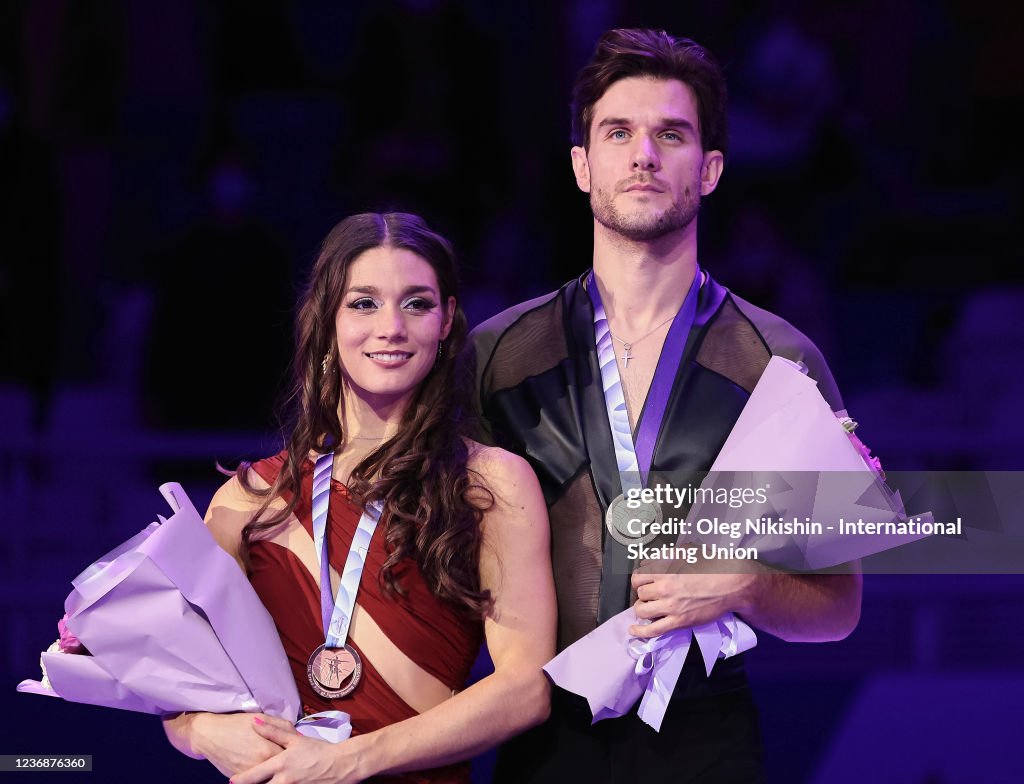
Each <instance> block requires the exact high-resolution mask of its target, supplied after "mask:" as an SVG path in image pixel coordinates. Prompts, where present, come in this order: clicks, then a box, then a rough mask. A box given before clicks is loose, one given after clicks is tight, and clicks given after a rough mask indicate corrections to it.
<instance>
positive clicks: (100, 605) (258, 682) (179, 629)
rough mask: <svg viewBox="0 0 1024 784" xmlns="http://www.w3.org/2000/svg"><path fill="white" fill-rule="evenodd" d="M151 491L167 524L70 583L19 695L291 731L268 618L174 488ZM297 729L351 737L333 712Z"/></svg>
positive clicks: (292, 707)
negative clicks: (244, 716)
mask: <svg viewBox="0 0 1024 784" xmlns="http://www.w3.org/2000/svg"><path fill="white" fill-rule="evenodd" d="M160 492H161V493H162V494H163V496H164V498H165V499H166V500H167V502H168V503H169V504H170V506H171V508H172V510H173V515H172V516H171V517H170V518H168V519H164V518H163V517H159V522H156V523H151V524H150V525H149V526H147V527H146V528H145V529H143V530H142V531H141V532H140V533H138V534H136V535H135V536H133V537H132V538H131V539H129V540H128V541H126V542H124V543H123V544H121V545H120V546H119V547H117V548H115V549H114V550H112V551H110V552H109V553H107V554H106V555H104V556H103V557H102V558H100V559H99V560H97V561H95V562H94V563H92V564H91V565H90V566H89V567H88V568H86V569H85V570H84V571H83V572H82V573H81V574H79V575H78V577H76V578H75V579H74V580H73V581H72V585H73V586H74V589H73V590H72V591H71V593H70V594H69V595H68V597H67V599H66V600H65V602H64V609H65V612H66V614H65V616H64V618H62V619H61V621H60V623H59V628H60V636H61V639H60V640H58V641H57V642H56V643H54V644H53V645H51V646H50V649H49V650H47V651H46V652H44V653H43V654H42V657H41V665H42V668H43V678H42V680H40V681H33V680H25V681H22V682H21V683H20V684H18V691H20V692H27V693H31V694H41V695H47V696H53V697H62V698H63V699H66V700H69V701H71V702H81V703H87V704H90V705H102V706H106V707H111V708H121V709H123V710H134V711H140V712H143V713H153V714H158V715H167V714H173V713H179V712H181V711H208V712H210V713H231V712H235V711H247V712H259V711H262V712H264V713H267V714H269V715H272V716H278V717H281V718H285V719H287V720H288V721H295V720H296V719H297V718H298V716H299V696H298V691H297V689H296V686H295V681H294V679H293V677H292V674H291V670H290V669H289V666H288V660H287V658H286V656H285V653H284V649H283V647H282V645H281V641H280V638H279V637H278V634H277V629H276V628H275V626H274V622H273V620H272V619H271V617H270V614H269V613H268V612H267V610H266V608H264V607H263V605H262V603H261V602H260V600H259V597H258V596H257V595H256V592H255V591H254V590H253V588H252V586H251V585H250V584H249V581H248V580H247V579H246V576H245V575H244V574H243V573H242V571H241V570H240V569H239V568H238V564H237V563H235V561H234V559H233V558H232V557H231V556H230V555H228V554H227V553H226V552H224V551H223V550H222V549H221V548H220V547H219V546H218V545H217V543H216V542H215V541H214V539H213V536H212V535H211V534H210V532H209V531H208V530H207V528H206V526H205V524H204V523H203V519H202V517H201V516H200V515H199V513H198V512H197V511H196V508H195V507H194V506H193V505H192V502H191V501H190V500H189V499H188V497H187V496H186V495H185V493H184V491H183V490H182V488H181V486H180V485H178V484H175V483H170V484H165V485H162V486H161V487H160ZM297 729H298V730H299V732H302V733H303V734H305V735H309V736H311V737H319V738H321V739H324V740H332V741H335V742H336V741H339V740H343V739H344V738H346V737H348V735H349V732H350V731H351V727H350V725H349V724H348V717H347V716H346V715H345V714H343V713H338V712H332V713H331V714H329V715H328V714H317V715H316V716H314V717H307V718H306V719H303V720H302V721H301V722H299V723H298V725H297Z"/></svg>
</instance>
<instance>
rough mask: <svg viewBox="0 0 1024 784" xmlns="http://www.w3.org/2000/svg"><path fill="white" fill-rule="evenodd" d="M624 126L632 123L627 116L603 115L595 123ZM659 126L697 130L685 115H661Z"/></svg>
mask: <svg viewBox="0 0 1024 784" xmlns="http://www.w3.org/2000/svg"><path fill="white" fill-rule="evenodd" d="M619 125H622V126H626V127H629V126H631V125H633V121H632V120H631V119H629V118H628V117H605V118H604V119H603V120H601V122H599V123H598V124H597V127H598V128H609V127H613V126H619ZM658 127H659V128H679V129H681V130H687V131H692V132H694V133H696V132H697V129H696V128H694V127H693V123H692V122H690V121H689V120H687V119H686V118H685V117H662V118H661V119H660V120H658Z"/></svg>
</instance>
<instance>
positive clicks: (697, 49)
mask: <svg viewBox="0 0 1024 784" xmlns="http://www.w3.org/2000/svg"><path fill="white" fill-rule="evenodd" d="M631 76H641V77H643V76H646V77H652V78H654V79H678V80H679V81H681V82H683V83H684V84H686V85H688V86H689V87H690V89H691V90H693V94H694V97H695V98H696V99H697V119H698V121H699V122H700V129H699V130H700V141H701V149H703V150H720V151H721V152H722V153H723V154H725V152H726V147H727V145H728V139H727V135H728V134H727V128H726V115H725V111H726V108H725V107H726V89H725V76H724V75H723V74H722V69H721V68H720V67H719V65H718V62H717V61H716V60H715V58H714V57H712V56H711V53H710V52H708V50H707V49H705V48H704V47H703V46H701V45H700V44H698V43H696V42H695V41H691V40H690V39H689V38H675V37H673V36H671V35H669V34H668V33H666V32H665V31H664V30H638V29H632V30H629V29H619V30H609V31H608V32H606V33H605V34H604V35H602V36H601V40H600V41H598V42H597V48H596V49H594V56H593V57H591V58H590V62H589V63H587V64H586V65H585V66H584V67H583V70H581V71H580V72H579V74H578V75H577V77H576V83H575V84H574V85H573V88H572V143H573V144H574V145H577V146H581V147H586V148H588V149H589V147H590V125H591V123H592V122H593V120H594V104H596V103H597V102H598V101H599V100H600V99H601V96H602V95H604V94H605V92H606V91H607V90H608V88H609V87H611V86H612V85H613V84H614V83H615V82H617V81H619V80H620V79H627V78H629V77H631Z"/></svg>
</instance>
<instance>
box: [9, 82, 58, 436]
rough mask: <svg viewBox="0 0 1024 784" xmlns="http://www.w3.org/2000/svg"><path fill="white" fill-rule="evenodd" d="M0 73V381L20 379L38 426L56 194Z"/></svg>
mask: <svg viewBox="0 0 1024 784" xmlns="http://www.w3.org/2000/svg"><path fill="white" fill-rule="evenodd" d="M23 119H24V113H23V112H21V111H19V110H18V106H17V100H16V95H15V91H14V89H13V85H12V83H11V80H10V79H9V78H8V77H6V76H5V75H4V74H3V73H2V72H0V172H2V173H3V174H2V176H0V236H2V237H3V238H4V244H5V248H4V252H3V253H0V357H3V362H0V380H2V381H13V382H18V383H22V384H25V385H26V386H27V387H28V388H29V389H30V391H31V392H32V395H33V398H34V401H35V407H34V408H35V410H34V412H33V416H32V418H33V420H34V424H35V426H36V427H39V426H41V425H42V424H43V421H44V420H45V418H46V413H47V410H48V406H49V402H50V399H51V397H52V393H53V386H54V380H55V377H56V374H57V367H58V357H59V355H60V334H61V330H62V327H63V324H64V316H65V311H64V308H62V307H60V305H59V303H60V301H61V294H62V290H63V282H62V278H63V274H62V265H61V231H60V230H61V209H60V192H59V186H58V182H57V175H56V170H55V161H54V155H53V151H52V149H51V148H50V146H49V145H48V144H47V143H46V142H45V141H44V140H42V139H41V138H39V137H38V136H37V135H35V134H33V133H32V132H31V131H29V130H28V129H27V128H26V127H25V125H24V123H23Z"/></svg>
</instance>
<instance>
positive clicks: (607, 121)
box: [597, 117, 633, 128]
mask: <svg viewBox="0 0 1024 784" xmlns="http://www.w3.org/2000/svg"><path fill="white" fill-rule="evenodd" d="M632 124H633V121H632V120H630V119H629V118H628V117H605V118H604V119H603V120H601V122H599V123H598V124H597V127H598V128H607V127H608V126H609V125H632Z"/></svg>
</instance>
